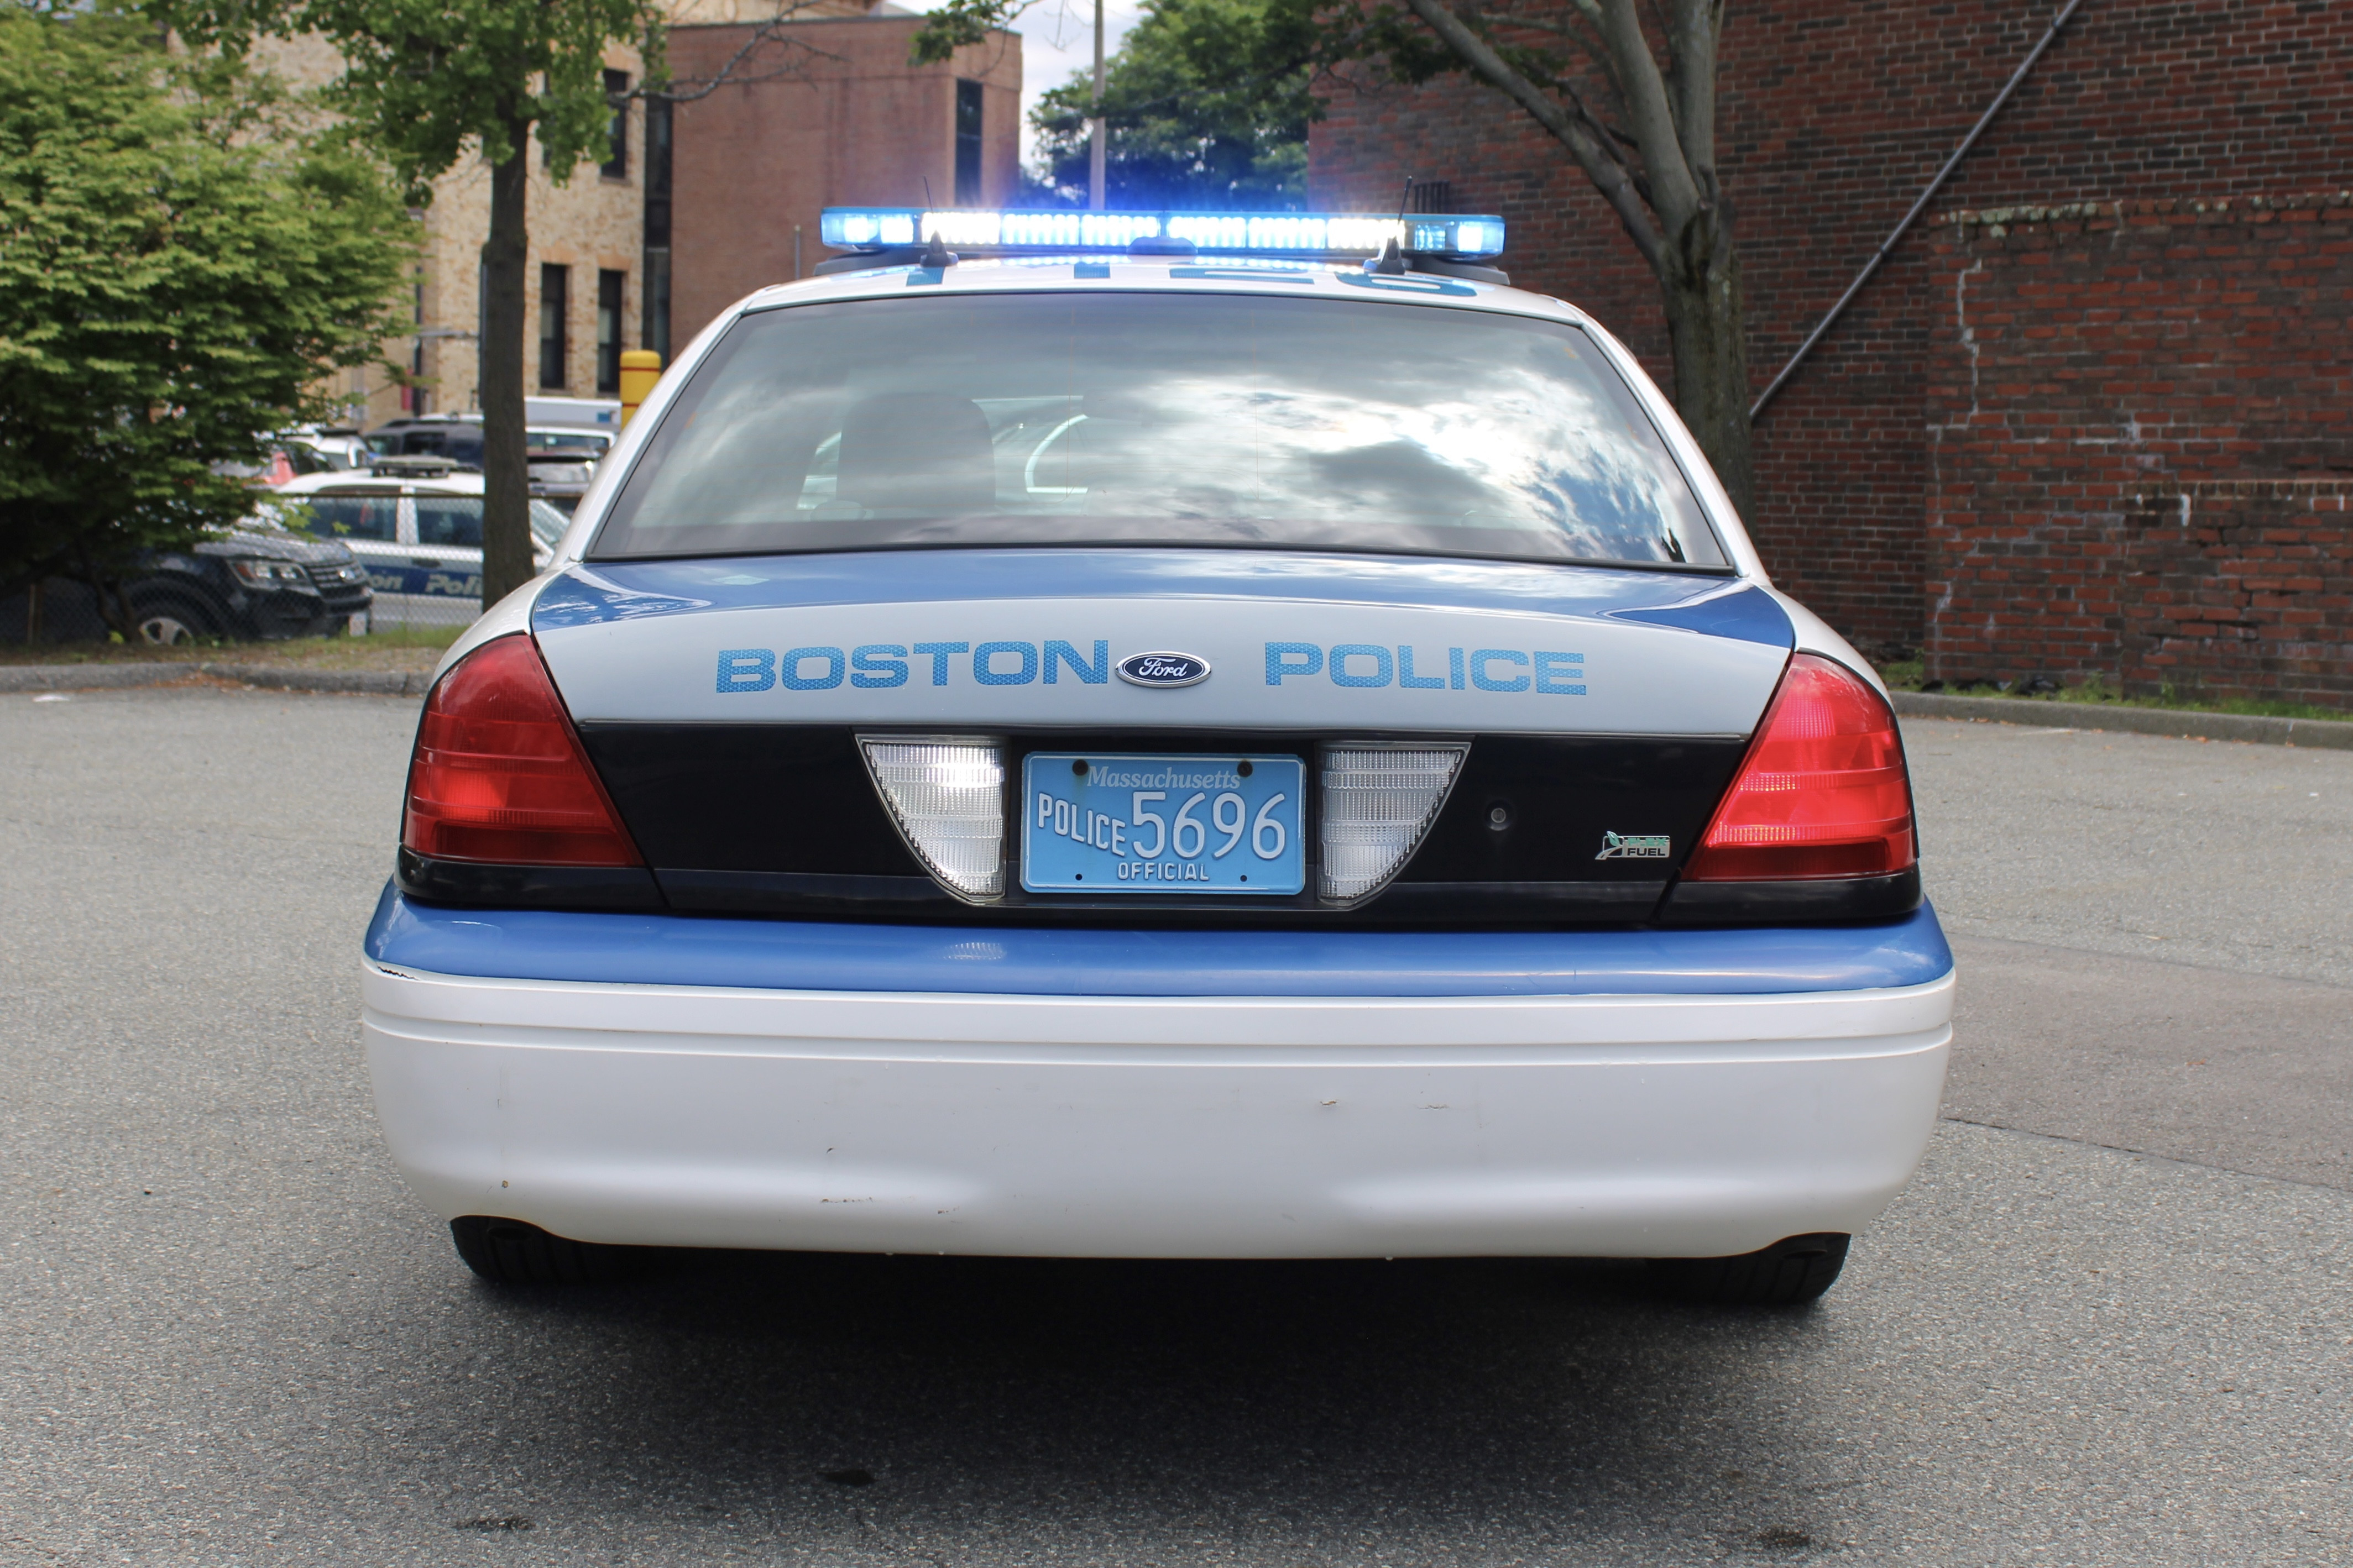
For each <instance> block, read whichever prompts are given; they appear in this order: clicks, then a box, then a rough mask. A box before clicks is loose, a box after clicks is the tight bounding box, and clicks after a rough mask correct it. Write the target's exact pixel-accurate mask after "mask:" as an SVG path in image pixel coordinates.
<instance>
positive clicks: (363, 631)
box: [351, 610, 368, 637]
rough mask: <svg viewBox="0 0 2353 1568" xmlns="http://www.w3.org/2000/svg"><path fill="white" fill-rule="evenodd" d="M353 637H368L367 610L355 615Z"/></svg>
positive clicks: (354, 613)
mask: <svg viewBox="0 0 2353 1568" xmlns="http://www.w3.org/2000/svg"><path fill="white" fill-rule="evenodd" d="M351 635H352V636H353V637H365V636H367V635H368V613H367V612H366V611H365V610H359V611H355V612H353V616H352V628H351Z"/></svg>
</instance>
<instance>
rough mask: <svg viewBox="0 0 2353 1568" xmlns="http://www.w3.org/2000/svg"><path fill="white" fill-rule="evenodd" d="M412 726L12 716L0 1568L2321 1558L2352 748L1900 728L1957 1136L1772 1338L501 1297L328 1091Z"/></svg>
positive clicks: (354, 1088)
mask: <svg viewBox="0 0 2353 1568" xmlns="http://www.w3.org/2000/svg"><path fill="white" fill-rule="evenodd" d="M415 713H416V705H415V702H414V701H413V700H395V699H384V698H373V697H357V696H295V695H287V694H279V693H266V692H244V691H204V690H195V691H164V692H157V691H125V692H104V693H83V694H75V695H74V696H72V697H71V699H70V700H67V701H47V702H37V701H35V700H31V699H29V698H27V697H25V696H22V695H17V696H10V697H6V698H5V699H0V1085H4V1086H5V1092H0V1177H5V1186H0V1242H5V1263H0V1335H5V1339H0V1562H9V1563H15V1562H25V1563H126V1562H127V1563H171V1564H177V1563H190V1564H207V1565H209V1564H233V1563H367V1564H380V1563H477V1562H480V1563H567V1564H568V1563H648V1564H671V1563H676V1564H686V1563H714V1562H745V1563H795V1564H799V1563H809V1564H818V1563H825V1564H832V1563H841V1564H870V1563H871V1564H942V1565H948V1564H955V1565H963V1564H973V1565H982V1564H992V1565H993V1564H1041V1565H1042V1564H1061V1563H1070V1564H1080V1563H1086V1564H1094V1563H1104V1564H1131V1563H1133V1564H1146V1563H1149V1564H1161V1565H1172V1568H1173V1565H1178V1564H1186V1565H1189V1564H1197V1563H1198V1564H1208V1563H1252V1564H1256V1563H1269V1564H1286V1565H1288V1564H1321V1563H1335V1564H1336V1563H1351V1564H1354V1563H1368V1564H1369V1563H1401V1564H1405V1563H1410V1564H1422V1563H1429V1564H1482V1565H1483V1564H1498V1565H1500V1564H1556V1565H1560V1568H1568V1565H1571V1564H1588V1563H1646V1564H1648V1563H1660V1564H1680V1563H1716V1562H1749V1561H1767V1562H1791V1563H1801V1562H1815V1561H1819V1562H1826V1563H1827V1562H1833V1561H1835V1562H1845V1563H1936V1564H1944V1563H1955V1564H1975V1563H2084V1564H2094V1563H2098V1564H2105V1563H2132V1564H2172V1563H2183V1564H2188V1563H2198V1564H2210V1563H2211V1564H2221V1563H2342V1562H2345V1561H2348V1560H2353V1458H2348V1456H2353V1294H2348V1283H2353V1190H2348V1189H2353V1154H2348V1149H2353V1135H2348V1128H2353V1093H2348V1089H2353V989H2348V986H2353V874H2348V873H2353V864H2349V863H2348V857H2353V753H2344V752H2296V751H2292V750H2287V749H2283V748H2276V747H2262V746H2246V745H2231V744H2225V743H2219V742H2217V743H2205V744H2201V743H2198V742H2180V741H2172V740H2162V739H2155V738H2145V737H2139V736H2124V735H2103V734H2096V733H2088V732H2087V733H2083V734H2063V733H2043V732H2037V731H2030V730H2018V729H2012V728H2010V727H2007V726H1998V725H1978V724H1963V723H1950V722H1937V721H1914V722H1911V723H1909V724H1907V736H1908V738H1909V742H1910V745H1911V749H1912V754H1913V757H1914V761H1915V773H1916V776H1917V778H1918V781H1919V788H1920V798H1921V809H1922V817H1923V829H1924V842H1925V845H1926V873H1927V877H1928V881H1929V886H1930V889H1931V893H1932V896H1934V897H1935V898H1936V901H1937V903H1938V906H1939V909H1940V911H1941V912H1942V914H1943V916H1944V918H1945V920H1946V922H1947V927H1948V929H1949V930H1951V931H1953V932H1954V934H1955V944H1956V947H1957V949H1958V950H1959V951H1960V952H1961V955H1962V961H1963V964H1964V969H1963V993H1962V994H1963V1001H1962V1009H1963V1016H1962V1025H1961V1029H1960V1037H1959V1040H1958V1043H1957V1048H1956V1057H1955V1063H1954V1068H1953V1075H1952V1080H1951V1085H1950V1089H1949V1091H1948V1095H1947V1112H1948V1114H1949V1115H1950V1116H1952V1117H1954V1118H1956V1119H1957V1120H1952V1121H1947V1122H1946V1123H1945V1124H1944V1125H1943V1127H1942V1128H1941V1129H1940V1131H1939V1133H1938V1136H1937V1138H1936V1142H1934V1144H1933V1145H1932V1147H1931V1149H1930V1152H1929V1156H1928V1160H1927V1163H1926V1166H1925V1167H1924V1169H1923V1171H1922V1173H1921V1175H1920V1178H1919V1179H1918V1180H1917V1181H1916V1182H1915V1184H1914V1185H1913V1186H1912V1187H1911V1189H1910V1190H1909V1191H1908V1192H1906V1193H1905V1194H1904V1196H1903V1197H1902V1198H1901V1199H1899V1200H1898V1202H1897V1203H1896V1205H1894V1208H1893V1209H1891V1210H1890V1212H1889V1214H1888V1215H1887V1216H1886V1217H1885V1219H1884V1220H1883V1222H1882V1224H1881V1225H1880V1226H1878V1227H1877V1228H1875V1229H1874V1230H1873V1231H1872V1232H1871V1233H1869V1234H1868V1235H1867V1236H1866V1237H1862V1238H1861V1239H1860V1240H1859V1241H1858V1243H1857V1246H1856V1249H1855V1253H1854V1257H1853V1260H1852V1263H1851V1264H1850V1266H1849V1268H1848V1270H1847V1275H1846V1278H1845V1279H1843V1280H1842V1281H1841V1283H1840V1285H1839V1287H1838V1288H1837V1289H1836V1290H1834V1291H1833V1292H1832V1293H1831V1296H1830V1297H1828V1298H1827V1299H1826V1300H1824V1301H1823V1302H1822V1303H1821V1304H1820V1306H1819V1307H1818V1308H1816V1309H1814V1310H1811V1311H1808V1312H1801V1313H1796V1314H1774V1313H1761V1312H1713V1311H1701V1310H1693V1309H1689V1308H1684V1307H1681V1306H1675V1305H1672V1304H1667V1303H1662V1302H1661V1301H1659V1300H1654V1299H1652V1298H1651V1297H1650V1296H1648V1295H1646V1294H1645V1293H1644V1292H1643V1290H1642V1289H1641V1279H1640V1273H1639V1268H1635V1267H1630V1266H1625V1265H1618V1264H1530V1263H1509V1262H1467V1263H1397V1264H1377V1263H1376V1264H1300V1265H1264V1264H1257V1265H1211V1264H1088V1263H1039V1262H991V1261H987V1260H957V1259H937V1258H929V1259H920V1258H772V1257H754V1256H725V1255H712V1256H706V1257H704V1258H700V1259H696V1260H691V1261H690V1262H689V1263H688V1264H687V1265H685V1266H684V1267H682V1268H680V1269H679V1270H677V1271H675V1272H672V1273H670V1274H667V1275H663V1276H659V1277H657V1278H655V1279H650V1280H649V1281H646V1282H643V1283H639V1284H635V1285H629V1286H623V1287H616V1288H611V1289H596V1290H587V1291H577V1292H562V1291H548V1292H542V1291H499V1290H493V1289H489V1288H487V1287H483V1286H480V1285H478V1284H476V1283H474V1282H473V1281H472V1280H471V1279H470V1277H469V1276H468V1275H467V1274H466V1273H465V1272H464V1271H463V1269H462V1268H460V1267H459V1264H458V1262H457V1260H456V1258H455V1257H454V1256H453V1255H452V1254H451V1252H450V1250H449V1247H448V1240H447V1237H446V1235H445V1233H444V1232H443V1231H442V1230H441V1228H440V1227H439V1226H438V1223H437V1222H436V1221H434V1220H433V1218H432V1217H431V1216H430V1215H426V1214H424V1213H422V1212H421V1211H420V1210H419V1209H418V1208H417V1205H415V1204H414V1202H413V1201H412V1200H410V1199H409V1198H408V1197H407V1195H406V1193H405V1191H404V1190H403V1188H402V1186H401V1184H400V1182H399V1179H398V1177H397V1175H396V1173H394V1172H393V1170H392V1169H391V1166H390V1164H389V1162H388V1161H387V1160H386V1159H385V1155H384V1152H383V1150H382V1147H381V1144H380V1142H379V1141H378V1140H377V1137H376V1134H375V1128H374V1125H373V1121H372V1117H371V1113H370V1110H369V1106H368V1097H367V1089H366V1079H365V1074H364V1068H363V1066H362V1063H361V1059H360V1055H359V1048H358V1038H357V1028H356V1026H355V1023H354V1016H355V1015H356V1012H357V1007H358V996H357V990H358V988H357V981H356V947H357V938H358V933H359V931H360V929H361V928H362V926H363V925H364V921H365V919H366V915H367V910H368V909H369V906H370V905H371V903H372V902H373V900H374V898H375V892H376V889H378V888H379V887H380V886H381V883H382V879H383V877H384V874H385V868H386V864H387V861H388V859H389V855H390V846H391V843H392V840H393V837H394V835H395V832H396V818H397V797H398V790H399V784H400V779H401V775H402V767H403V763H404V760H405V755H406V747H407V743H408V740H409V734H410V731H411V728H412V726H413V724H414V721H415Z"/></svg>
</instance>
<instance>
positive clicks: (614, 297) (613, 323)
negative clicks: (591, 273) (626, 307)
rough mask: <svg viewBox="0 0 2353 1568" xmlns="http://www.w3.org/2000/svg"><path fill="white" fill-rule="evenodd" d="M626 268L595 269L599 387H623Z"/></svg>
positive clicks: (616, 389) (607, 390)
mask: <svg viewBox="0 0 2353 1568" xmlns="http://www.w3.org/2000/svg"><path fill="white" fill-rule="evenodd" d="M628 281H629V275H628V273H626V272H610V271H606V270H603V269H601V268H600V269H599V270H598V271H597V273H596V390H597V391H599V392H618V391H620V390H621V290H622V289H623V288H625V287H626V286H627V285H628Z"/></svg>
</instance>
